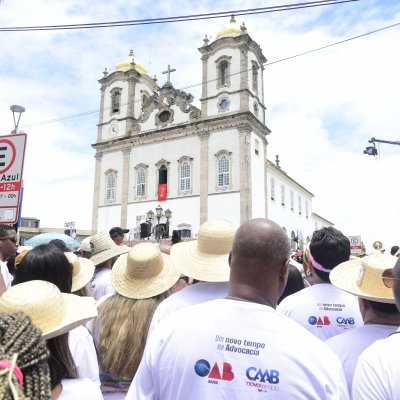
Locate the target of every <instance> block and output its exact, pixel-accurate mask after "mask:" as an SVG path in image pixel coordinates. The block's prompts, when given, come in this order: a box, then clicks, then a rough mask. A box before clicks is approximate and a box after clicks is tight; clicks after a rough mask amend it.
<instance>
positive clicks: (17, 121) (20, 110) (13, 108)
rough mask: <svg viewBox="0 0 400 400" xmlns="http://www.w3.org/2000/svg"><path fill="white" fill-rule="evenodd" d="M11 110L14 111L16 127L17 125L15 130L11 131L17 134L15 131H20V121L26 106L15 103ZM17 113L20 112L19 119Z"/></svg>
mask: <svg viewBox="0 0 400 400" xmlns="http://www.w3.org/2000/svg"><path fill="white" fill-rule="evenodd" d="M10 110H11V111H12V113H13V118H14V127H15V129H14V130H13V131H11V133H13V134H15V133H18V125H19V121H20V119H21V114H22V113H23V112H25V107H22V106H17V105H13V106H10ZM15 114H18V119H17V120H15Z"/></svg>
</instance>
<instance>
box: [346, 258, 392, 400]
mask: <svg viewBox="0 0 400 400" xmlns="http://www.w3.org/2000/svg"><path fill="white" fill-rule="evenodd" d="M382 282H383V283H384V285H385V286H386V287H389V288H390V287H393V294H394V298H395V301H396V305H397V308H398V309H399V310H400V259H397V262H396V264H395V267H394V268H393V270H390V269H389V270H386V271H385V273H384V275H383V276H382ZM399 360H400V329H398V330H397V331H396V332H395V333H393V334H392V335H390V336H389V337H388V338H386V339H381V340H377V341H376V342H375V343H373V344H372V345H371V346H370V347H368V348H367V349H366V350H365V351H364V352H363V353H362V354H361V356H360V358H359V361H358V363H357V367H356V371H355V374H354V379H353V389H352V393H353V399H354V400H377V399H379V400H399V399H400V379H399V376H400V363H399Z"/></svg>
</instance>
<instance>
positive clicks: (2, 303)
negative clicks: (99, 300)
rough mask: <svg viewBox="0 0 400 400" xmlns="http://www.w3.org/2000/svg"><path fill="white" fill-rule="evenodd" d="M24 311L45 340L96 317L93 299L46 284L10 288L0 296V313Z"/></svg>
mask: <svg viewBox="0 0 400 400" xmlns="http://www.w3.org/2000/svg"><path fill="white" fill-rule="evenodd" d="M17 311H23V312H24V313H25V314H27V315H28V316H29V317H31V319H32V323H33V324H34V325H36V327H37V328H39V329H40V330H41V331H42V334H43V337H44V338H45V339H50V338H52V337H55V336H59V335H62V334H63V333H66V332H68V331H70V330H72V329H74V328H76V327H77V326H79V325H82V324H83V323H85V322H86V321H89V320H90V319H92V318H94V317H95V316H96V315H97V308H96V305H95V302H94V299H93V298H92V297H79V296H75V295H73V294H67V293H61V292H60V290H59V289H58V288H57V286H55V285H53V284H52V283H50V282H47V281H28V282H24V283H20V284H18V285H15V286H12V287H11V288H10V289H8V290H7V291H5V292H4V294H3V295H2V296H1V297H0V312H6V313H13V312H17Z"/></svg>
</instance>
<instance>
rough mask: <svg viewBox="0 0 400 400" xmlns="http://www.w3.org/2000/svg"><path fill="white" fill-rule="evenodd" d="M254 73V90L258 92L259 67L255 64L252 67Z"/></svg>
mask: <svg viewBox="0 0 400 400" xmlns="http://www.w3.org/2000/svg"><path fill="white" fill-rule="evenodd" d="M251 72H252V78H253V79H252V81H253V90H254V91H256V92H258V65H257V64H256V63H255V62H253V66H252V67H251Z"/></svg>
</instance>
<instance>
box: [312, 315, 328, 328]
mask: <svg viewBox="0 0 400 400" xmlns="http://www.w3.org/2000/svg"><path fill="white" fill-rule="evenodd" d="M308 323H309V324H310V325H317V326H323V325H330V324H331V321H329V318H328V317H327V316H326V315H324V316H323V317H322V318H321V317H318V318H317V317H314V316H313V315H312V316H311V317H309V318H308Z"/></svg>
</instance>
